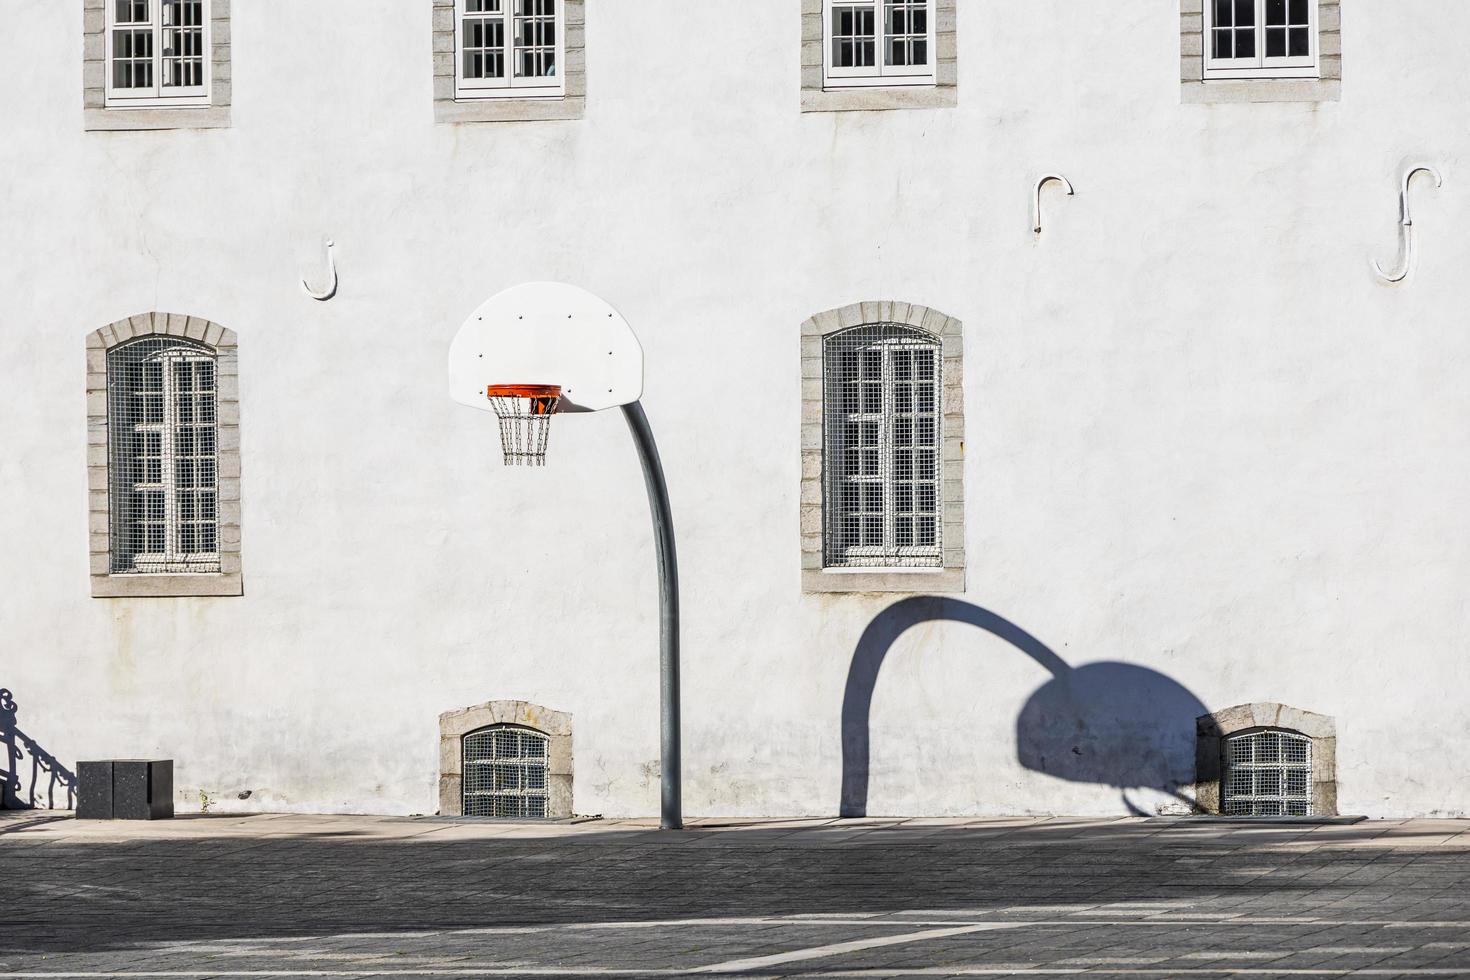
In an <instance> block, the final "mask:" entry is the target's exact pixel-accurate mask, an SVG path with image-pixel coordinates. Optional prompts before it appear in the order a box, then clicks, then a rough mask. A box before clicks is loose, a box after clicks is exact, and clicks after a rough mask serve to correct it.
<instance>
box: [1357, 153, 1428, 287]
mask: <svg viewBox="0 0 1470 980" xmlns="http://www.w3.org/2000/svg"><path fill="white" fill-rule="evenodd" d="M1421 173H1423V174H1428V175H1429V176H1431V177H1433V178H1434V186H1435V187H1443V186H1444V177H1443V176H1442V175H1441V174H1440V172H1439V171H1438V170H1436V169H1434V168H1433V167H1429V166H1423V165H1421V166H1417V167H1410V168H1409V169H1408V170H1407V171H1405V172H1404V179H1403V182H1402V183H1401V184H1400V185H1399V187H1400V189H1399V236H1400V238H1402V239H1403V250H1402V258H1403V261H1402V264H1400V265H1399V267H1398V271H1397V272H1390V271H1388V270H1387V269H1385V268H1384V267H1383V266H1382V265H1381V264H1380V263H1379V261H1378V260H1377V259H1374V260H1373V272H1374V273H1375V274H1377V276H1378V278H1380V279H1382V280H1383V281H1384V282H1403V281H1404V280H1405V279H1407V278H1408V277H1409V270H1410V269H1412V268H1413V265H1414V216H1413V214H1412V213H1411V212H1410V210H1409V184H1410V183H1412V182H1413V180H1414V178H1415V177H1416V176H1418V175H1419V174H1421Z"/></svg>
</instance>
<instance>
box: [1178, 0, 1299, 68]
mask: <svg viewBox="0 0 1470 980" xmlns="http://www.w3.org/2000/svg"><path fill="white" fill-rule="evenodd" d="M1266 3H1267V0H1255V5H1256V8H1255V9H1256V22H1255V31H1256V53H1255V56H1254V57H1251V58H1216V57H1213V53H1214V50H1215V0H1204V8H1205V10H1204V20H1203V30H1204V34H1203V42H1204V59H1205V68H1204V77H1205V79H1206V80H1207V81H1208V80H1209V79H1215V78H1317V77H1319V75H1320V73H1321V65H1320V62H1319V56H1320V54H1321V44H1320V42H1319V40H1318V36H1317V35H1318V30H1319V27H1320V14H1319V12H1318V6H1319V4H1318V0H1307V21H1308V23H1307V38H1308V43H1309V44H1310V45H1311V51H1310V53H1309V54H1307V55H1306V56H1302V55H1297V56H1295V57H1291V56H1285V57H1279V58H1268V57H1266ZM1287 3H1288V4H1289V3H1290V0H1287Z"/></svg>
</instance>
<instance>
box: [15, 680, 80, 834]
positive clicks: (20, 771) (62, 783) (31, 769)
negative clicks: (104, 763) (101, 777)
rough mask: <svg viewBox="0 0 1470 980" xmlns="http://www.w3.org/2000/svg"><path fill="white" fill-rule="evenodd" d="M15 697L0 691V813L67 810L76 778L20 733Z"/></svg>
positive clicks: (73, 797) (73, 798)
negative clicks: (9, 811)
mask: <svg viewBox="0 0 1470 980" xmlns="http://www.w3.org/2000/svg"><path fill="white" fill-rule="evenodd" d="M19 714H20V708H19V707H18V706H17V705H16V703H15V695H13V694H12V693H11V692H10V690H9V689H8V688H3V687H0V755H3V756H4V758H3V760H0V765H3V766H4V768H3V769H0V810H71V809H73V808H75V807H76V790H77V777H76V774H75V773H73V772H72V771H71V770H70V769H68V768H66V767H65V766H63V765H62V764H61V763H60V762H59V761H58V760H57V758H56V757H55V756H54V755H52V754H51V753H50V752H47V751H46V750H45V749H43V748H42V747H41V746H40V745H39V744H38V743H37V742H36V740H35V739H34V738H32V737H31V736H29V735H27V734H26V733H25V732H23V731H21V729H20V726H19V725H18V724H17V721H16V717H17V715H19Z"/></svg>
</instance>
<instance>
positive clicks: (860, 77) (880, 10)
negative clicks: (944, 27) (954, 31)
mask: <svg viewBox="0 0 1470 980" xmlns="http://www.w3.org/2000/svg"><path fill="white" fill-rule="evenodd" d="M885 2H886V0H822V79H823V87H825V88H874V87H883V88H893V87H898V86H906V85H930V86H932V85H934V84H935V83H936V81H937V75H936V72H935V65H936V64H937V62H938V56H939V52H938V49H937V38H938V32H937V30H936V27H935V24H936V21H937V19H938V18H937V16H936V15H937V13H938V10H937V8H938V3H937V2H936V0H927V4H926V9H925V18H924V20H925V24H926V27H927V38H928V39H927V42H926V44H925V51H926V52H927V63H926V64H923V65H885V64H884V63H883V62H884V60H885V54H886V52H887V50H888V44H887V39H888V34H887V24H888V19H887V17H886V16H885V14H886V13H887V11H886V8H885ZM837 7H872V8H873V30H874V35H875V36H874V43H875V45H876V50H875V52H874V58H873V62H874V64H873V65H872V66H870V67H862V68H839V67H837V66H836V65H834V64H833V61H832V33H833V27H834V11H835V8H837Z"/></svg>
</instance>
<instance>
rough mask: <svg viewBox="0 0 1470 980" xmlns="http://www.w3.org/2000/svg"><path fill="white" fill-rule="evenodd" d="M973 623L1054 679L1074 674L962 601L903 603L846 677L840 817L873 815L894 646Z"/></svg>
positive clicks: (1036, 644)
mask: <svg viewBox="0 0 1470 980" xmlns="http://www.w3.org/2000/svg"><path fill="white" fill-rule="evenodd" d="M936 621H941V622H951V623H968V624H969V625H971V626H975V627H978V628H980V629H982V630H984V631H985V632H987V633H990V634H992V635H993V636H996V637H999V638H1000V639H1002V640H1005V641H1006V642H1007V643H1009V644H1010V645H1011V646H1013V647H1015V648H1016V649H1017V650H1020V651H1021V652H1022V653H1024V654H1026V655H1027V656H1028V657H1030V658H1031V659H1032V660H1035V661H1036V662H1037V663H1038V664H1040V665H1041V666H1042V667H1043V668H1045V669H1046V670H1048V671H1050V672H1051V674H1052V675H1053V676H1055V677H1063V676H1065V675H1066V674H1067V672H1068V671H1070V670H1071V668H1070V667H1069V666H1068V665H1067V663H1066V661H1064V660H1063V659H1062V658H1061V657H1059V656H1057V655H1056V653H1055V652H1053V651H1052V649H1051V648H1050V647H1048V646H1047V645H1046V644H1045V643H1042V642H1041V641H1040V640H1038V639H1037V638H1036V637H1034V636H1032V635H1031V634H1030V633H1028V632H1026V631H1025V630H1023V629H1022V628H1021V627H1019V626H1017V625H1016V624H1015V623H1013V622H1011V621H1010V620H1008V619H1006V618H1005V617H1003V616H998V615H996V614H995V613H993V612H991V611H990V610H988V609H983V608H981V607H980V606H977V605H974V604H973V603H969V602H965V601H963V600H960V599H946V598H943V597H940V596H915V597H914V598H911V599H901V600H900V601H898V602H895V603H894V604H893V605H891V606H889V607H888V608H887V609H885V610H883V611H882V612H881V613H879V614H878V615H877V616H876V617H874V618H873V621H872V622H871V623H869V624H868V627H867V629H865V630H863V635H862V637H861V638H860V639H859V640H858V645H857V649H856V650H855V651H854V652H853V657H852V666H851V667H849V668H848V671H847V686H846V688H845V689H844V690H843V694H842V796H841V800H840V802H839V805H838V815H839V816H843V817H863V816H867V813H868V754H869V748H870V745H869V743H870V736H869V732H868V718H869V714H870V712H871V710H872V707H873V691H874V689H875V688H876V687H877V685H878V672H879V671H880V670H882V669H883V660H884V658H885V657H887V656H888V651H889V650H891V649H892V648H893V644H894V643H895V642H897V640H898V638H899V637H900V636H902V635H903V634H904V633H905V632H906V631H907V630H908V629H909V627H911V626H917V625H918V624H920V623H931V622H936Z"/></svg>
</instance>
